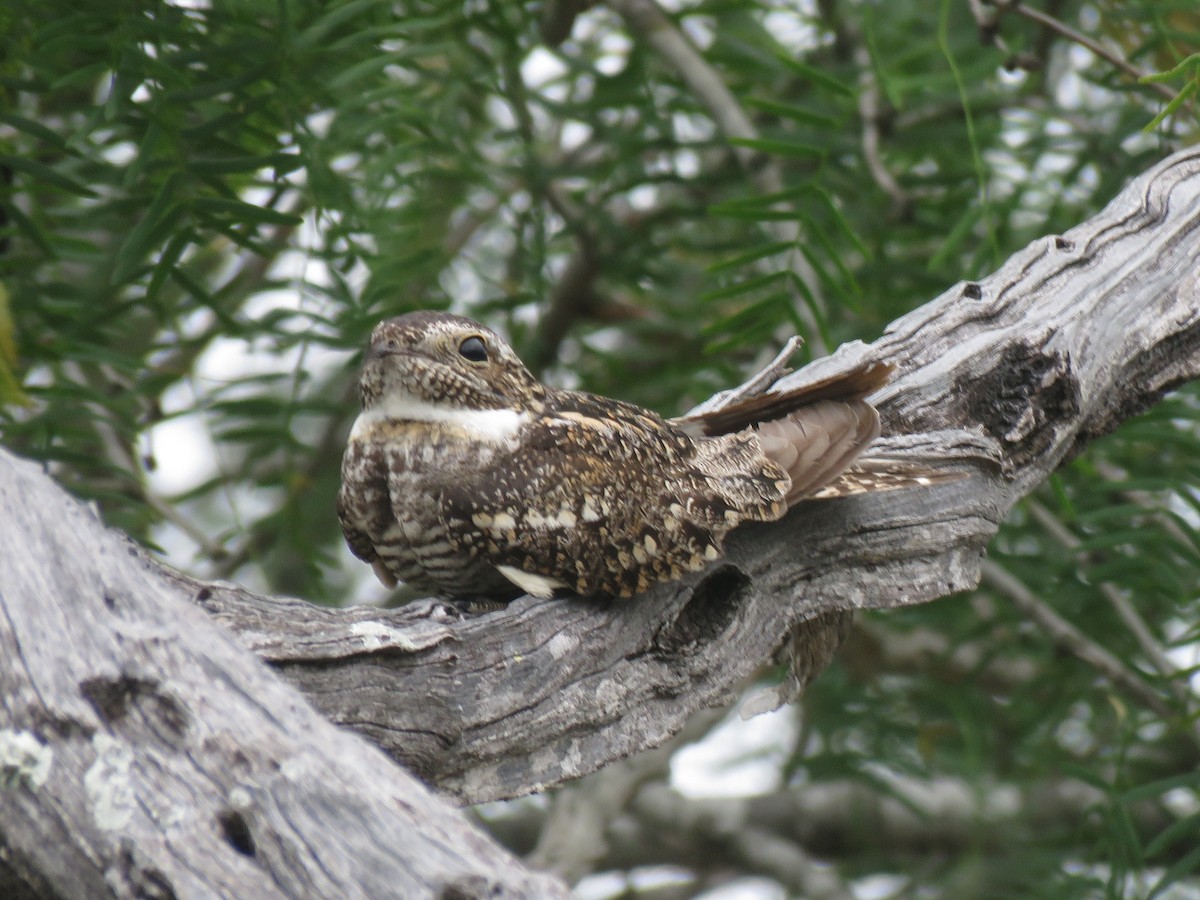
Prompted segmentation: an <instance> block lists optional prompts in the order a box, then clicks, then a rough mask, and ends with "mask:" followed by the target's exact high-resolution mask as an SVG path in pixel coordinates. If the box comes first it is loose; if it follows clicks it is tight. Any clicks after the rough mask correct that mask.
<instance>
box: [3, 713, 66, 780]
mask: <svg viewBox="0 0 1200 900" xmlns="http://www.w3.org/2000/svg"><path fill="white" fill-rule="evenodd" d="M53 765H54V748H53V747H50V746H48V745H47V744H43V743H42V742H41V741H39V740H38V739H37V736H36V735H34V734H33V733H32V732H29V731H13V730H12V729H9V728H5V729H0V790H12V789H13V788H17V787H25V788H29V789H31V790H37V789H38V788H40V787H41V786H42V785H43V784H45V783H46V779H47V778H49V777H50V769H51V767H52V766H53Z"/></svg>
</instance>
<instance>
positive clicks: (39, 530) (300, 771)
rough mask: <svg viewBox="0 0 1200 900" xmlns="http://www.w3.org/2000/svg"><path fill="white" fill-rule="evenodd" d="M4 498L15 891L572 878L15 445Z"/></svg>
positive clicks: (331, 891)
mask: <svg viewBox="0 0 1200 900" xmlns="http://www.w3.org/2000/svg"><path fill="white" fill-rule="evenodd" d="M0 510H3V514H0V572H3V579H2V580H0V896H4V897H107V896H122V897H134V896H137V897H147V896H155V897H279V896H288V897H385V896H389V897H390V896H405V897H415V896H422V897H424V896H429V897H433V896H436V897H463V898H466V897H482V896H486V897H513V898H516V897H531V896H538V897H540V896H556V897H565V896H566V889H565V887H564V886H563V885H562V884H560V883H557V882H555V881H552V880H550V879H549V878H546V877H544V876H538V875H534V874H531V873H530V872H528V871H527V870H526V869H525V868H524V867H523V866H521V864H520V863H518V862H517V861H516V860H515V859H513V858H512V857H511V856H509V855H508V854H507V853H506V852H505V851H503V850H502V849H501V848H500V847H499V846H497V845H496V844H495V843H493V842H492V841H491V840H490V839H489V838H488V837H486V835H485V834H484V833H483V832H482V831H481V830H480V829H479V828H477V827H475V826H473V825H471V824H469V823H468V822H467V821H466V820H465V818H464V817H463V816H462V815H461V813H459V812H458V811H457V810H455V809H453V808H452V807H451V806H450V805H449V804H447V803H446V801H445V800H443V799H441V798H438V797H436V796H434V795H433V794H432V793H431V792H430V791H429V790H428V789H426V788H425V787H424V786H423V785H421V784H420V783H419V782H418V781H417V780H416V779H414V778H413V777H412V776H411V775H409V774H408V773H407V772H404V771H402V770H401V769H399V768H398V767H396V766H395V765H393V764H392V763H391V761H390V760H388V759H387V757H386V756H384V755H383V754H382V753H380V752H379V750H378V749H376V748H374V747H371V746H370V745H368V744H367V743H366V742H365V741H363V740H361V739H360V738H358V737H356V736H355V735H352V734H349V733H348V732H346V731H343V730H341V729H338V728H335V727H334V726H333V725H331V724H330V723H329V722H328V721H326V720H325V719H323V718H321V716H320V715H318V714H317V713H316V712H315V711H314V710H313V708H312V707H311V706H310V705H309V704H307V703H305V702H304V698H302V697H301V696H300V695H299V694H298V693H297V692H296V691H295V690H294V689H293V688H291V687H289V686H288V685H286V684H285V683H284V682H283V681H282V680H281V679H280V678H279V677H278V676H276V675H274V674H273V673H271V672H270V671H269V670H268V669H267V668H266V667H265V666H263V665H262V664H261V663H260V662H259V661H258V660H256V659H255V658H254V657H253V656H252V655H251V654H250V653H248V652H247V651H246V650H245V649H244V648H243V647H240V646H238V644H237V642H236V641H235V640H234V639H233V637H232V636H230V635H229V634H227V633H225V632H223V631H222V630H221V629H220V628H218V627H217V626H216V625H215V624H214V623H213V622H212V621H211V619H209V618H208V617H207V616H205V615H204V614H203V613H202V612H201V611H200V610H198V609H196V608H195V607H194V606H193V605H192V604H190V603H188V600H187V597H186V596H183V595H181V594H180V592H179V591H177V590H172V589H171V587H170V586H169V585H168V583H167V582H165V581H164V579H163V578H162V576H161V573H160V572H159V570H158V567H157V564H155V563H153V562H152V561H150V560H149V559H148V558H147V557H145V556H144V555H143V554H142V553H141V551H139V550H138V549H137V548H136V547H134V546H133V545H131V544H130V543H129V542H128V541H127V540H125V539H123V538H122V537H121V536H120V535H118V534H117V533H115V532H112V531H108V530H106V529H105V528H104V526H103V525H102V524H101V522H100V521H99V520H98V519H97V518H96V516H95V515H93V514H92V513H91V512H89V511H88V510H86V509H85V508H84V507H83V506H81V505H80V504H79V503H77V502H75V501H73V500H71V499H70V498H69V497H67V496H66V494H65V493H64V492H63V491H62V489H61V488H59V487H58V486H57V485H55V484H54V483H53V482H52V481H51V480H50V479H49V478H48V477H47V476H46V475H45V474H44V473H43V472H41V471H40V470H39V468H38V467H37V466H36V465H34V464H33V463H29V462H22V461H20V460H17V459H16V458H15V457H13V456H11V455H10V454H8V453H7V452H4V451H0Z"/></svg>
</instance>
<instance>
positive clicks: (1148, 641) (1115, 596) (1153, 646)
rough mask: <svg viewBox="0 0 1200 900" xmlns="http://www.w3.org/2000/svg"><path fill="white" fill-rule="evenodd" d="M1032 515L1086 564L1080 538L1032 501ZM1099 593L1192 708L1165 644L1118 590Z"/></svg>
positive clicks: (1106, 585) (1103, 586)
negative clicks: (1081, 550) (1163, 644)
mask: <svg viewBox="0 0 1200 900" xmlns="http://www.w3.org/2000/svg"><path fill="white" fill-rule="evenodd" d="M1026 508H1027V509H1028V510H1029V514H1030V515H1031V516H1033V518H1034V519H1035V520H1036V521H1037V522H1038V524H1039V525H1041V526H1042V528H1044V529H1045V531H1046V533H1047V534H1049V535H1050V536H1051V537H1052V538H1053V539H1054V540H1055V541H1057V542H1058V543H1059V544H1060V545H1061V546H1063V547H1066V548H1067V549H1068V550H1070V551H1071V552H1072V553H1073V554H1075V555H1076V557H1077V559H1078V560H1079V561H1080V562H1087V561H1088V560H1089V559H1090V555H1089V554H1087V553H1082V552H1080V549H1079V548H1080V546H1081V545H1082V543H1083V542H1082V541H1081V540H1080V539H1079V538H1077V537H1076V536H1075V535H1074V534H1072V533H1071V531H1070V530H1069V529H1068V528H1067V527H1066V526H1065V525H1063V523H1062V522H1061V521H1059V519H1058V517H1057V516H1055V515H1054V514H1053V513H1052V512H1050V510H1048V509H1046V507H1045V506H1043V505H1042V504H1041V503H1038V502H1037V501H1036V500H1029V501H1028V503H1027V507H1026ZM1098 587H1099V590H1100V593H1101V594H1103V595H1104V598H1105V599H1106V600H1107V601H1108V602H1109V603H1110V604H1111V605H1112V607H1113V609H1114V610H1116V613H1117V615H1118V616H1119V617H1120V619H1121V621H1122V622H1124V623H1125V627H1126V628H1128V629H1129V631H1130V633H1131V634H1132V635H1133V637H1134V639H1135V640H1136V641H1137V642H1138V646H1139V647H1141V648H1142V652H1143V653H1145V654H1146V657H1147V658H1148V659H1149V660H1150V662H1151V664H1153V666H1154V668H1156V669H1157V670H1158V671H1159V673H1160V674H1161V675H1162V676H1163V677H1164V678H1166V679H1167V681H1168V683H1169V684H1170V685H1171V688H1172V691H1173V693H1174V694H1175V699H1176V700H1178V701H1179V702H1180V703H1183V704H1184V705H1185V708H1187V707H1190V705H1191V694H1190V692H1189V691H1188V689H1187V688H1186V687H1185V686H1184V685H1183V684H1182V683H1180V682H1179V678H1180V674H1179V669H1178V667H1177V666H1176V665H1175V664H1174V663H1173V662H1171V659H1170V657H1169V656H1167V653H1166V650H1164V649H1163V646H1162V644H1161V643H1160V642H1159V641H1158V639H1157V638H1156V637H1155V636H1154V634H1153V632H1151V630H1150V627H1149V626H1148V625H1147V624H1146V622H1145V620H1144V619H1142V617H1141V616H1140V615H1138V612H1137V610H1135V609H1134V608H1133V605H1132V604H1131V603H1130V602H1129V601H1128V600H1127V599H1126V598H1125V597H1124V596H1122V595H1121V592H1120V591H1119V590H1117V588H1116V586H1115V585H1113V584H1111V583H1110V582H1107V581H1102V582H1100V583H1099V585H1098Z"/></svg>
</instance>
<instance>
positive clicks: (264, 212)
mask: <svg viewBox="0 0 1200 900" xmlns="http://www.w3.org/2000/svg"><path fill="white" fill-rule="evenodd" d="M191 205H192V209H194V210H195V211H196V212H197V213H207V214H209V215H213V216H219V217H223V218H233V219H235V220H236V221H240V222H255V223H259V224H263V225H299V224H300V223H301V222H302V221H303V219H302V218H301V217H300V216H297V215H294V214H292V213H282V212H279V211H278V210H274V209H267V208H266V207H263V206H255V205H254V204H253V203H244V202H242V201H241V200H228V199H226V198H224V197H197V198H196V199H195V200H193V201H192V204H191Z"/></svg>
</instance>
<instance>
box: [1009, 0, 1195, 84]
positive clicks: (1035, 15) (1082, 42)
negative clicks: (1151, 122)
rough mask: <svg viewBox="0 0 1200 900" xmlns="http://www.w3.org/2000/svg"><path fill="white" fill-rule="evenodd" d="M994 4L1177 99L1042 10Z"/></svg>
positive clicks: (1013, 0) (1116, 55)
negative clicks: (1090, 52) (1046, 29)
mask: <svg viewBox="0 0 1200 900" xmlns="http://www.w3.org/2000/svg"><path fill="white" fill-rule="evenodd" d="M992 3H993V5H994V6H995V7H996V9H998V10H1000V12H1002V13H1003V12H1013V13H1016V14H1017V15H1018V16H1021V17H1023V18H1026V19H1029V21H1031V22H1036V23H1038V24H1039V25H1041V26H1042V27H1043V28H1048V29H1049V30H1051V31H1053V32H1055V33H1056V34H1058V35H1060V36H1061V37H1063V38H1066V39H1067V40H1068V41H1073V42H1074V43H1076V44H1079V46H1081V47H1086V48H1087V49H1088V50H1091V51H1092V53H1094V54H1096V56H1098V57H1100V58H1101V59H1103V60H1105V61H1107V62H1108V63H1109V64H1110V65H1112V66H1114V67H1115V68H1117V69H1120V70H1121V71H1122V72H1124V73H1125V74H1126V75H1128V76H1129V77H1130V78H1132V79H1134V80H1135V81H1138V82H1139V83H1143V84H1145V85H1146V86H1147V87H1149V88H1151V89H1152V90H1155V91H1157V92H1158V93H1159V94H1161V95H1162V96H1163V97H1166V98H1167V99H1168V100H1174V99H1175V92H1174V91H1173V90H1171V88H1170V87H1169V86H1167V85H1165V84H1159V83H1157V82H1142V81H1141V79H1143V78H1145V77H1146V76H1147V75H1151V74H1153V73H1151V72H1143V71H1142V70H1141V69H1139V68H1138V67H1137V66H1135V65H1133V63H1131V62H1129V61H1128V60H1127V59H1125V57H1123V56H1121V54H1120V53H1117V52H1116V51H1114V50H1110V49H1108V48H1107V47H1105V46H1104V45H1103V44H1101V43H1100V42H1099V41H1097V40H1094V39H1093V38H1090V37H1088V36H1087V35H1086V34H1083V33H1082V32H1079V31H1076V30H1075V29H1074V28H1072V27H1071V26H1070V25H1068V24H1066V23H1065V22H1063V21H1062V20H1060V19H1056V18H1054V16H1050V15H1047V14H1046V13H1044V12H1042V11H1041V10H1037V9H1033V8H1031V7H1028V6H1026V5H1025V4H1024V3H1021V2H1019V0H992Z"/></svg>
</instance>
